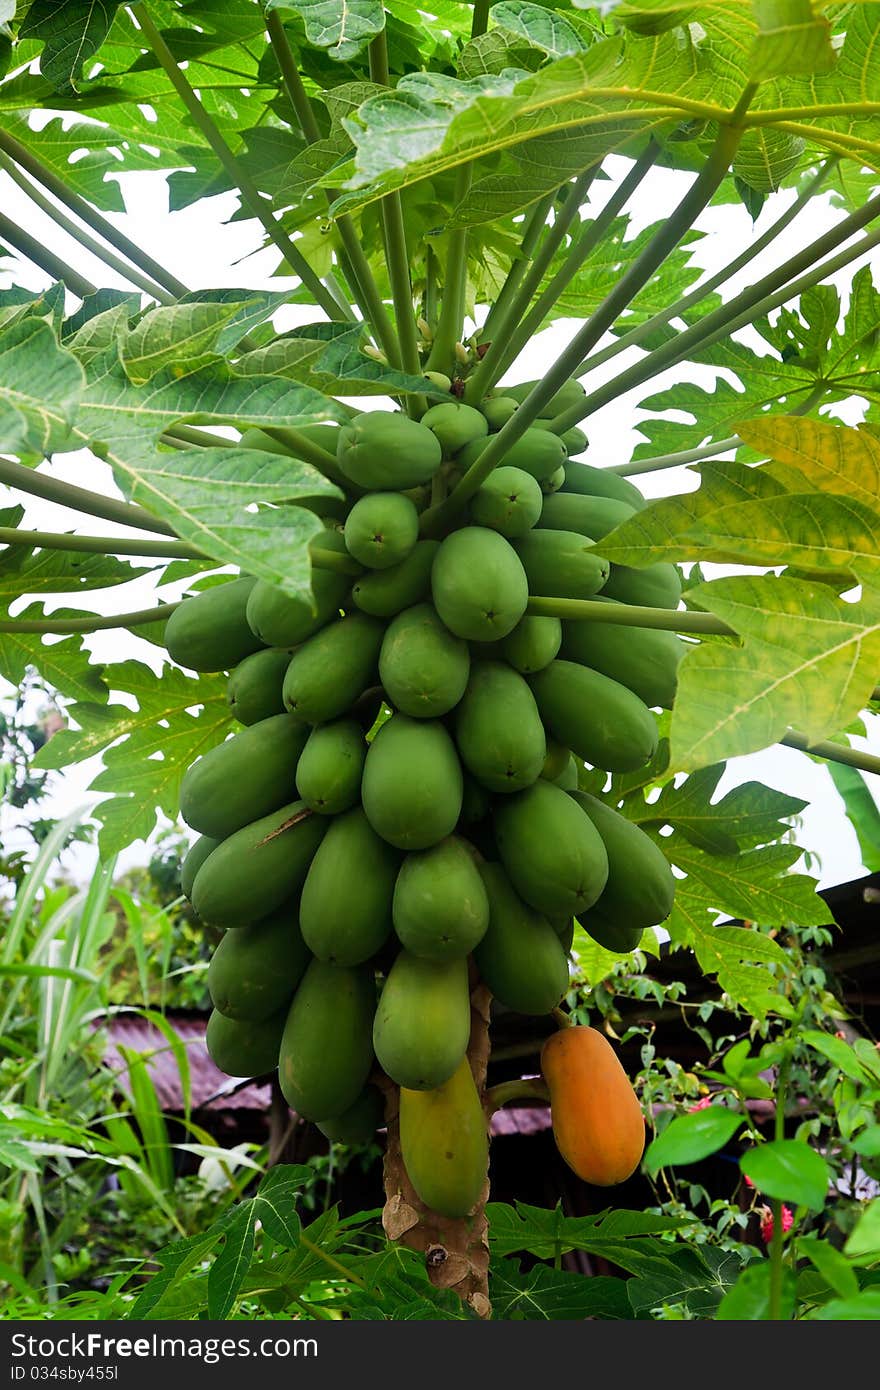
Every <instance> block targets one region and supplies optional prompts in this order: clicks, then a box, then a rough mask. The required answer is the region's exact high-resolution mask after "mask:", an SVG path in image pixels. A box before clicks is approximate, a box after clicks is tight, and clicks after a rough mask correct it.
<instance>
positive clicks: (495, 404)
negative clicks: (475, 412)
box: [480, 395, 519, 434]
mask: <svg viewBox="0 0 880 1390" xmlns="http://www.w3.org/2000/svg"><path fill="white" fill-rule="evenodd" d="M480 410H481V411H482V412H483V414H484V415H485V417H486V420H487V422H488V425H489V429H490V430H491V431H492V432H493V434H494V433H496V432H497V431H498V430H500V429H502V428H503V426H504V425H506V424H507V422H508V420H509V419H511V417H512V416H514V415H515V414H516V412H517V411H518V410H519V401H518V400H515V399H514V397H513V396H504V395H502V396H489V397H487V399H486V400H484V401H482V402H481V403H480Z"/></svg>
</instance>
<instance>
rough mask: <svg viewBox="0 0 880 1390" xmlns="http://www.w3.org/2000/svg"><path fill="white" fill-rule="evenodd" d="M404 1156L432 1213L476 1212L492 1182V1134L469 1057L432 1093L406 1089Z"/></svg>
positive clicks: (402, 1124) (402, 1110) (402, 1103)
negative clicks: (490, 1139)
mask: <svg viewBox="0 0 880 1390" xmlns="http://www.w3.org/2000/svg"><path fill="white" fill-rule="evenodd" d="M400 1152H401V1156H402V1158H403V1165H404V1167H405V1169H406V1172H407V1176H408V1178H409V1180H410V1182H411V1183H412V1185H413V1188H414V1189H415V1192H416V1195H417V1196H418V1197H419V1199H420V1200H421V1201H422V1202H424V1204H425V1206H426V1207H428V1208H429V1209H430V1210H431V1211H435V1212H437V1214H438V1215H439V1216H446V1217H450V1218H452V1219H453V1220H456V1219H460V1218H461V1217H464V1216H467V1215H468V1213H469V1212H470V1211H472V1210H473V1208H474V1207H475V1206H476V1204H477V1202H478V1201H479V1200H480V1198H481V1197H482V1195H483V1190H484V1188H485V1187H486V1184H487V1177H486V1170H487V1168H488V1166H489V1134H488V1125H487V1121H486V1114H485V1111H484V1110H483V1106H482V1103H481V1101H480V1097H479V1093H478V1091H477V1088H476V1085H475V1083H474V1077H473V1073H472V1072H471V1068H470V1063H469V1062H468V1060H467V1057H465V1058H463V1059H462V1061H461V1062H460V1064H459V1066H458V1067H457V1068H456V1070H455V1071H454V1072H453V1074H452V1076H451V1077H450V1078H449V1080H448V1081H444V1083H443V1085H442V1086H437V1087H435V1089H434V1090H433V1091H410V1090H407V1088H406V1087H402V1088H401V1092H400Z"/></svg>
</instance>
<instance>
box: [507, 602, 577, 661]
mask: <svg viewBox="0 0 880 1390" xmlns="http://www.w3.org/2000/svg"><path fill="white" fill-rule="evenodd" d="M561 642H562V624H561V622H560V621H559V619H558V618H538V617H535V616H534V615H533V614H531V613H526V615H525V617H524V618H520V620H519V622H518V623H517V625H516V627H515V628H514V629H513V632H509V633H508V634H507V636H506V637H505V638H504V641H503V642H502V643H501V654H502V656H503V657H504V660H505V661H509V662H510V664H511V666H515V667H516V669H517V671H521V672H522V673H523V675H531V674H532V672H533V671H543V669H544V667H545V666H549V665H550V662H551V661H552V660H553V659H554V657H555V656H556V655H557V653H558V651H559V647H560V643H561Z"/></svg>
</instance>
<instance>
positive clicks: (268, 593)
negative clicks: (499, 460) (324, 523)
mask: <svg viewBox="0 0 880 1390" xmlns="http://www.w3.org/2000/svg"><path fill="white" fill-rule="evenodd" d="M309 544H310V546H316V547H319V548H321V549H324V550H333V551H335V552H337V553H338V554H340V555H347V553H348V552H347V551H346V548H345V541H344V539H343V537H342V535H341V533H340V532H339V531H331V530H326V531H321V532H319V534H318V535H317V536H316V537H314V539H313V540H312V541H311V542H310V543H309ZM311 585H312V594H311V597H309V595H308V594H299V595H294V594H286V593H285V592H284V590H283V589H279V588H278V586H277V584H268V583H267V582H266V581H265V580H262V579H261V580H260V581H259V582H258V583H257V584H255V585H254V588H253V591H252V593H251V596H250V598H249V599H248V606H247V619H248V622H249V624H250V626H251V628H252V629H253V631H254V632H255V633H256V634H257V635H258V636H259V637H260V639H261V641H263V642H265V643H266V645H267V646H269V647H296V646H298V645H299V643H300V642H305V641H306V640H307V638H309V637H311V636H313V635H314V633H316V632H319V631H320V629H321V628H322V627H324V625H325V624H326V623H329V622H330V620H331V618H335V617H337V616H338V613H339V610H340V608H341V607H342V605H343V604H344V602H345V600H346V598H347V596H348V592H349V589H350V588H351V577H350V576H348V575H344V574H337V573H336V572H335V571H334V570H325V569H317V568H315V567H313V568H312V572H311Z"/></svg>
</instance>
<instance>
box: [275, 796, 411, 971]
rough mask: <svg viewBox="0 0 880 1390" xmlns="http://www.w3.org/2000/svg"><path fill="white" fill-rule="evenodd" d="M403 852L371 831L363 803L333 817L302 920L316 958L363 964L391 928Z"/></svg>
mask: <svg viewBox="0 0 880 1390" xmlns="http://www.w3.org/2000/svg"><path fill="white" fill-rule="evenodd" d="M399 867H400V855H399V854H397V853H395V851H394V850H393V849H392V848H391V846H390V845H387V844H386V843H385V841H384V840H382V839H380V838H379V836H378V835H377V834H376V832H375V830H373V828H372V826H371V825H370V823H369V821H368V820H367V818H366V816H365V815H364V811H363V807H362V806H355V807H353V808H352V810H350V811H346V812H345V813H344V814H343V815H341V816H334V818H333V819H332V820H331V822H330V827H329V829H328V831H327V834H326V835H325V836H324V839H323V841H322V842H321V844H320V845H319V847H318V850H317V852H316V854H315V857H314V859H313V860H312V862H311V864H310V866H309V871H308V874H307V875H306V881H305V883H304V884H303V890H302V899H301V901H300V909H299V920H300V929H301V931H302V934H303V940H304V941H305V943H306V945H307V946H308V948H309V950H310V951H311V952H312V954H313V955H314V956H317V958H318V960H326V961H331V962H332V963H333V964H334V965H360V964H361V963H362V962H363V961H365V960H369V959H370V957H371V956H374V955H375V954H376V952H377V951H378V950H379V949H380V947H381V946H382V944H383V942H384V941H385V940H386V938H387V937H388V935H389V933H390V932H391V899H392V896H393V894H394V881H395V879H396V878H397V870H398V868H399Z"/></svg>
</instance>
